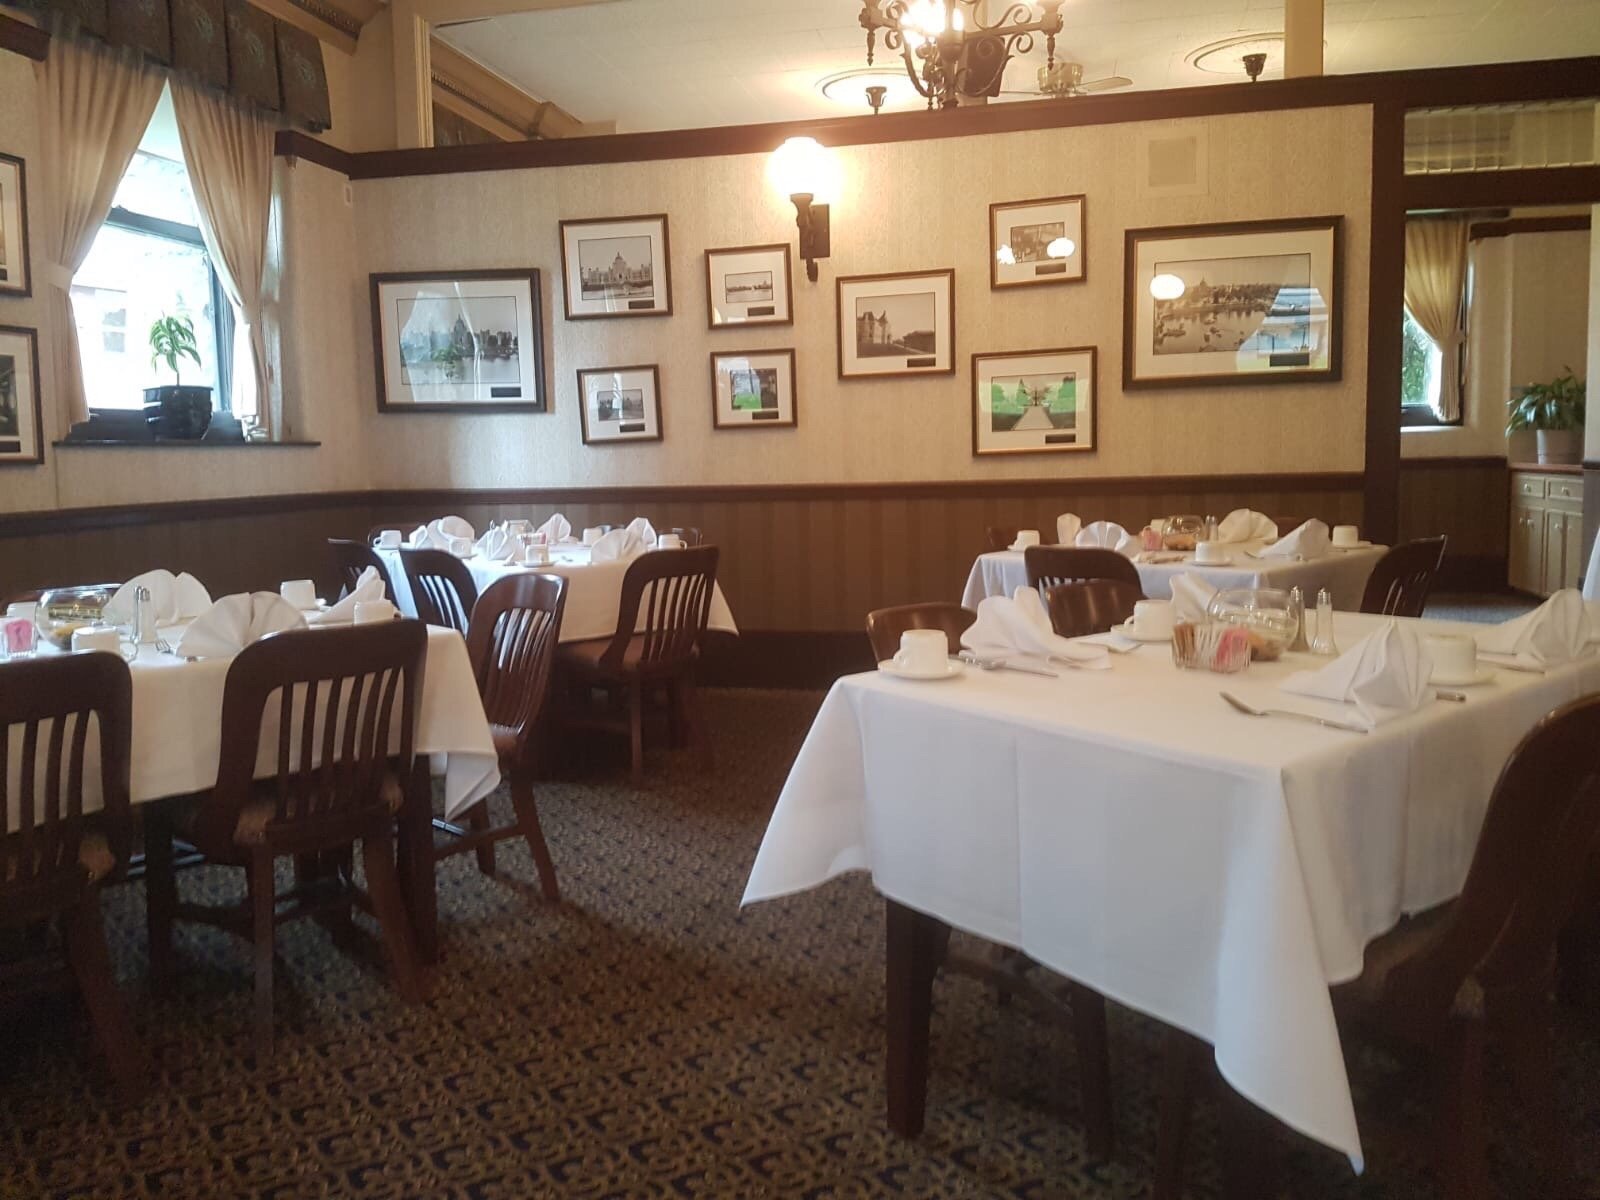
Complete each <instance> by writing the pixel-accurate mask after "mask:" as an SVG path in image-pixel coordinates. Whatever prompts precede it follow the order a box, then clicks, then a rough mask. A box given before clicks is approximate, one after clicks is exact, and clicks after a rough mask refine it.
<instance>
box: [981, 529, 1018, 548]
mask: <svg viewBox="0 0 1600 1200" xmlns="http://www.w3.org/2000/svg"><path fill="white" fill-rule="evenodd" d="M983 539H984V541H985V542H986V543H987V544H988V546H989V549H990V550H1009V549H1011V544H1012V543H1013V542H1015V541H1016V540H1017V531H1016V529H1015V528H1013V527H1012V526H1010V525H990V526H988V527H987V528H986V529H985V530H984V531H983Z"/></svg>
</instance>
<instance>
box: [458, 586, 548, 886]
mask: <svg viewBox="0 0 1600 1200" xmlns="http://www.w3.org/2000/svg"><path fill="white" fill-rule="evenodd" d="M566 603H567V581H566V580H565V579H562V578H561V577H560V576H558V575H509V576H507V577H506V578H504V579H501V580H499V581H498V582H496V583H495V584H494V585H493V586H492V587H490V588H489V589H488V590H487V591H486V592H484V593H483V595H482V596H480V597H478V606H477V607H476V608H474V609H473V610H472V624H471V625H470V626H469V627H468V629H467V653H468V655H470V657H471V659H472V670H473V674H474V675H475V676H477V680H478V692H479V694H480V695H482V697H483V709H484V713H485V714H486V715H487V716H488V718H489V729H490V731H491V732H492V733H493V734H494V744H495V749H496V750H497V751H498V752H499V755H500V770H501V772H502V773H503V774H504V775H505V776H506V777H507V778H508V779H509V780H510V781H511V803H512V806H513V807H514V808H515V810H516V814H517V819H516V820H515V821H513V822H512V823H511V824H509V825H503V826H501V827H499V828H498V829H491V828H490V827H489V806H488V801H487V799H484V800H480V801H478V803H477V804H475V805H473V807H472V808H471V809H469V810H468V811H467V814H466V817H467V824H468V825H469V826H470V828H469V829H462V828H460V827H459V826H456V825H453V824H451V823H449V822H446V821H441V820H438V819H437V818H436V819H435V820H434V823H433V825H434V828H435V829H442V830H443V831H444V832H446V833H448V834H451V835H452V836H453V838H454V839H455V840H454V841H453V842H450V843H447V844H445V845H444V846H441V847H439V848H438V849H436V850H435V851H434V860H435V861H438V860H439V859H442V858H446V857H448V856H450V855H452V854H460V853H463V852H464V851H467V850H472V851H474V852H475V853H476V854H477V856H478V869H479V870H480V871H482V872H483V873H484V874H485V875H492V874H493V873H494V844H495V843H496V842H498V841H502V840H503V839H505V838H509V837H521V838H524V839H526V840H527V843H528V850H529V852H530V853H531V854H532V855H533V861H534V864H535V865H536V866H537V867H538V869H539V884H540V887H541V888H542V889H543V891H544V896H545V899H547V900H559V899H561V892H560V889H559V888H558V887H557V885H556V868H555V863H553V862H552V861H551V859H550V848H549V847H548V846H547V845H546V844H545V840H544V831H543V829H542V828H541V827H540V825H539V810H538V808H537V806H536V805H535V804H534V799H533V772H534V768H535V766H536V765H537V764H536V740H537V739H536V736H535V734H536V731H537V729H538V726H539V716H540V714H541V713H542V712H543V710H544V702H545V694H546V692H547V691H548V689H549V683H550V666H551V664H552V663H553V662H554V661H555V651H556V644H557V642H558V641H559V640H560V637H561V614H562V611H563V609H564V608H565V607H566Z"/></svg>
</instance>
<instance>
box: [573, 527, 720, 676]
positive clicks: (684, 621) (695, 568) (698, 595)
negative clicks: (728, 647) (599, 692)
mask: <svg viewBox="0 0 1600 1200" xmlns="http://www.w3.org/2000/svg"><path fill="white" fill-rule="evenodd" d="M716 582H717V548H716V547H715V546H694V547H691V548H688V549H684V550H655V551H651V552H650V553H648V554H641V555H640V556H639V557H638V558H636V559H634V560H633V562H632V563H631V564H629V566H628V573H627V574H626V575H624V576H623V578H622V602H621V604H620V605H619V606H618V608H617V632H616V633H615V634H614V635H613V636H612V639H611V645H609V646H607V647H606V651H605V653H604V654H602V655H601V656H600V661H601V663H603V664H604V665H606V666H607V667H610V668H613V669H615V668H618V667H621V666H622V664H623V660H624V659H625V658H627V657H628V643H629V642H630V641H631V640H632V638H633V637H634V636H635V634H636V633H637V635H638V636H639V637H640V638H641V639H642V642H641V645H640V650H639V654H638V656H637V659H636V660H635V661H636V662H637V663H638V665H639V666H640V667H642V668H645V669H647V670H649V669H655V670H667V669H669V668H671V667H673V666H675V665H677V664H680V663H682V662H684V661H686V660H687V659H688V658H689V656H690V655H691V654H693V653H694V648H695V644H696V643H697V642H698V641H699V640H700V636H701V635H702V634H703V633H705V630H706V619H707V618H708V617H709V616H710V614H711V592H712V589H713V588H714V587H715V586H716Z"/></svg>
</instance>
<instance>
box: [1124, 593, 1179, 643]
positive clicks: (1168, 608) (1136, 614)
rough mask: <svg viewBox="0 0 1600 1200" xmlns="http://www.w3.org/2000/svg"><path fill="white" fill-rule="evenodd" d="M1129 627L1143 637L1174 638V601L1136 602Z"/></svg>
mask: <svg viewBox="0 0 1600 1200" xmlns="http://www.w3.org/2000/svg"><path fill="white" fill-rule="evenodd" d="M1128 624H1129V625H1132V626H1133V628H1134V629H1135V630H1136V631H1138V633H1139V634H1140V635H1141V636H1143V637H1153V638H1156V637H1171V636H1172V601H1170V600H1136V601H1134V604H1133V616H1132V618H1130V619H1129V621H1128Z"/></svg>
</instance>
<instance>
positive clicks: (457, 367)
mask: <svg viewBox="0 0 1600 1200" xmlns="http://www.w3.org/2000/svg"><path fill="white" fill-rule="evenodd" d="M372 338H373V343H374V347H373V349H374V353H375V354H376V355H377V378H378V411H379V412H390V413H393V412H546V411H548V405H547V403H546V400H545V390H544V314H543V308H542V300H541V296H540V283H539V272H538V271H536V270H533V269H531V268H525V269H517V270H509V271H450V272H432V271H428V272H414V273H406V274H390V275H373V276H372Z"/></svg>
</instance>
